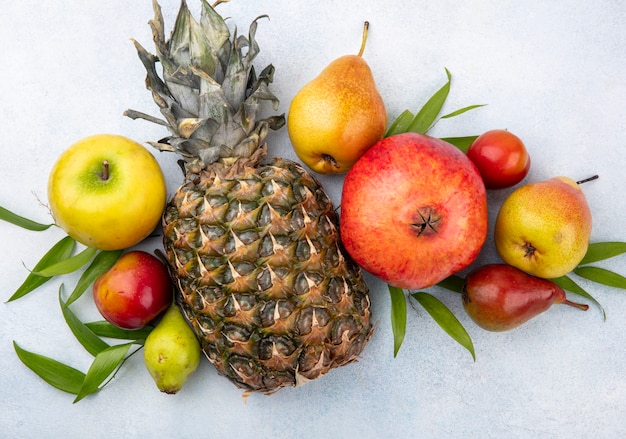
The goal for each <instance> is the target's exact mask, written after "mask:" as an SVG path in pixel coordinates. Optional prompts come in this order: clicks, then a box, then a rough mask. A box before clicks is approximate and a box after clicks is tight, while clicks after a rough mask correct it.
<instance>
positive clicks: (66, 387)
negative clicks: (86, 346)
mask: <svg viewBox="0 0 626 439" xmlns="http://www.w3.org/2000/svg"><path fill="white" fill-rule="evenodd" d="M13 347H14V348H15V352H16V353H17V356H18V357H19V359H20V360H21V361H22V363H24V364H25V365H26V367H28V368H29V369H30V370H32V371H33V372H35V373H36V374H37V375H38V376H39V377H40V378H42V379H43V380H44V381H45V382H47V383H48V384H50V385H51V386H54V387H56V388H57V389H59V390H62V391H64V392H67V393H72V394H74V395H76V394H77V393H78V392H79V391H80V388H81V386H82V384H83V380H84V379H85V374H84V373H82V372H81V371H79V370H76V369H74V368H73V367H70V366H67V365H65V364H63V363H60V362H58V361H56V360H53V359H52V358H49V357H45V356H43V355H40V354H35V353H32V352H29V351H27V350H24V349H22V348H21V347H20V346H19V345H18V344H17V343H16V342H15V341H13Z"/></svg>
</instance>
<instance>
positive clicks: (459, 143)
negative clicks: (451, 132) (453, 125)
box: [441, 136, 478, 153]
mask: <svg viewBox="0 0 626 439" xmlns="http://www.w3.org/2000/svg"><path fill="white" fill-rule="evenodd" d="M477 138H478V136H464V137H442V138H441V140H443V141H445V142H448V143H450V144H452V145H454V146H456V147H457V148H459V149H460V150H461V151H463V152H464V153H466V152H467V150H468V149H469V147H470V146H472V143H474V140H476V139H477Z"/></svg>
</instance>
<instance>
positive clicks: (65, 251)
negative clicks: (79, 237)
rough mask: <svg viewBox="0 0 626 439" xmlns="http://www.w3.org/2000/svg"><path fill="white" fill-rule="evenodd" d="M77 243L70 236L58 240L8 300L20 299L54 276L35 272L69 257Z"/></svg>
mask: <svg viewBox="0 0 626 439" xmlns="http://www.w3.org/2000/svg"><path fill="white" fill-rule="evenodd" d="M75 245H76V241H74V239H73V238H71V237H69V236H66V237H64V238H63V239H61V240H60V241H59V242H57V243H56V244H55V245H54V246H53V247H52V248H51V249H50V250H48V252H47V253H46V254H45V255H44V256H43V257H42V258H41V259H40V260H39V262H37V265H35V268H33V272H31V273H29V274H28V276H27V277H26V280H24V283H22V285H20V287H19V288H18V289H17V291H15V293H13V295H12V296H11V297H10V298H9V300H7V302H11V301H13V300H16V299H19V298H20V297H23V296H25V295H26V294H28V293H30V292H31V291H33V290H35V289H37V288H39V287H40V286H41V285H43V284H45V283H46V282H47V281H49V280H50V279H51V278H52V277H51V276H40V275H38V274H35V272H37V271H39V270H42V269H44V268H45V267H48V266H50V265H54V264H55V263H57V262H59V261H62V260H64V259H67V258H68V257H69V256H70V255H71V254H72V252H73V251H74V247H75Z"/></svg>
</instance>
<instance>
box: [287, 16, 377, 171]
mask: <svg viewBox="0 0 626 439" xmlns="http://www.w3.org/2000/svg"><path fill="white" fill-rule="evenodd" d="M367 29H368V23H367V22H365V26H364V30H363V40H362V43H361V50H360V51H359V54H358V55H345V56H342V57H340V58H337V59H336V60H334V61H333V62H331V63H330V64H329V65H328V66H327V67H326V68H325V69H324V70H323V71H322V72H321V73H320V74H319V75H318V76H317V77H316V78H314V79H313V80H312V81H311V82H309V83H308V84H306V85H305V86H304V87H303V88H302V89H301V90H300V91H299V92H298V93H297V94H296V95H295V96H294V98H293V100H292V102H291V105H290V108H289V115H288V119H287V129H288V131H289V137H290V139H291V143H292V145H293V148H294V150H295V152H296V154H297V155H298V157H299V158H300V160H302V162H304V164H305V165H307V166H308V167H309V168H311V169H312V170H313V171H315V172H318V173H320V174H342V173H345V172H347V171H348V169H350V168H351V167H352V165H353V164H354V163H356V161H357V160H358V159H359V158H360V157H361V156H362V155H363V154H364V153H365V151H367V149H368V148H369V147H370V146H372V145H374V143H376V142H377V141H378V140H380V139H381V138H382V137H383V135H384V134H385V131H386V129H387V111H386V110H385V105H384V102H383V99H382V98H381V96H380V94H379V93H378V89H377V88H376V83H375V82H374V77H373V75H372V71H371V69H370V68H369V66H368V65H367V63H366V62H365V60H364V59H363V57H362V55H363V50H364V48H365V41H366V39H367Z"/></svg>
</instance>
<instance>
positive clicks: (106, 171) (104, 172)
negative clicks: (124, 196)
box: [100, 160, 109, 181]
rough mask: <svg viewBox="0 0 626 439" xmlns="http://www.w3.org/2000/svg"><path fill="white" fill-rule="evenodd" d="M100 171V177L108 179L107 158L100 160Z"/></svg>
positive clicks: (104, 179)
mask: <svg viewBox="0 0 626 439" xmlns="http://www.w3.org/2000/svg"><path fill="white" fill-rule="evenodd" d="M102 168H103V169H102V173H101V174H100V178H101V179H102V180H103V181H107V180H108V179H109V161H108V160H104V161H103V162H102Z"/></svg>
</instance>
